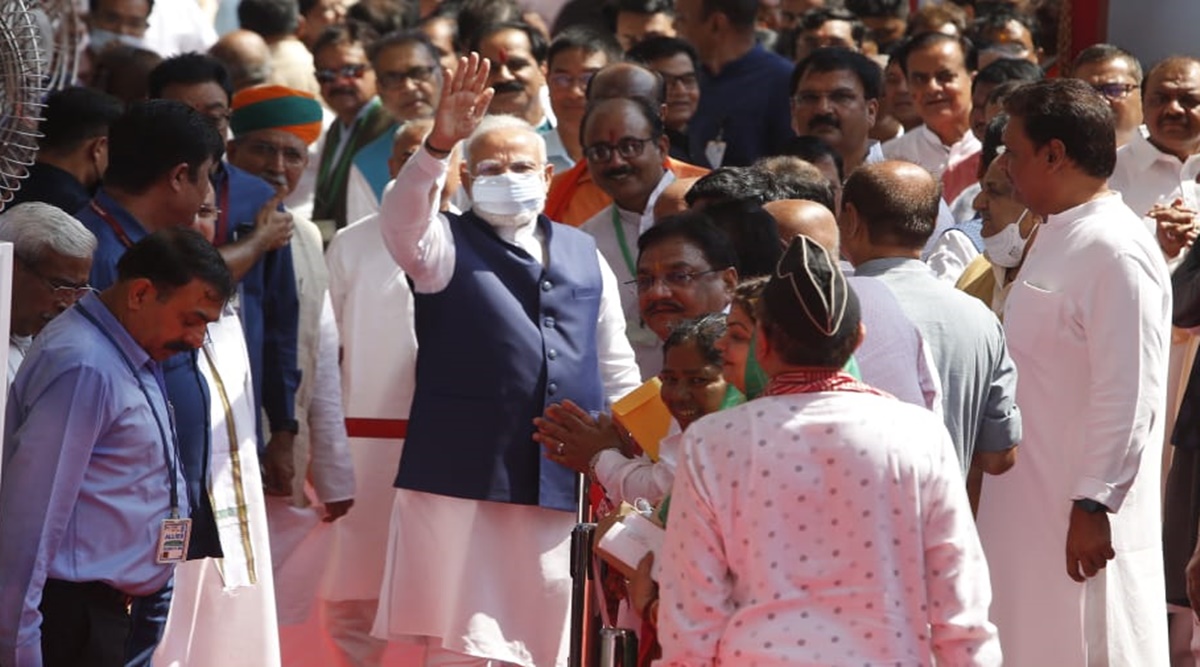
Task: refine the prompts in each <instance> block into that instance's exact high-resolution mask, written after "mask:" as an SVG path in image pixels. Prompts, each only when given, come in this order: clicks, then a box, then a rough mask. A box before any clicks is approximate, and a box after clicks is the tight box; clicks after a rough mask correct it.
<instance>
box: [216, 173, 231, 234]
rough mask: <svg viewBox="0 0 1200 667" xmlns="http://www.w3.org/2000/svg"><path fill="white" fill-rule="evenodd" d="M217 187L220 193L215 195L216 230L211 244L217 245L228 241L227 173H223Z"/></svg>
mask: <svg viewBox="0 0 1200 667" xmlns="http://www.w3.org/2000/svg"><path fill="white" fill-rule="evenodd" d="M217 189H218V190H219V191H220V194H219V195H217V202H218V204H217V210H218V211H219V213H217V230H216V235H215V236H214V237H213V245H216V246H218V247H220V246H223V245H225V244H226V243H227V242H228V240H229V239H228V237H227V236H226V234H227V233H228V231H229V174H225V180H224V182H222V183H221V184H220V185H219V186H218V187H217Z"/></svg>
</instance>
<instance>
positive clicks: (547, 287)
mask: <svg viewBox="0 0 1200 667" xmlns="http://www.w3.org/2000/svg"><path fill="white" fill-rule="evenodd" d="M553 287H554V283H552V282H550V281H549V280H543V281H542V291H543V292H549V291H550V289H551V288H553Z"/></svg>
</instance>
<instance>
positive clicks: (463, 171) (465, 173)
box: [458, 160, 549, 196]
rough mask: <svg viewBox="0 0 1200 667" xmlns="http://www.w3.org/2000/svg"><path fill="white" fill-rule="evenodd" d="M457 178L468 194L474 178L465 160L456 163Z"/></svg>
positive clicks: (468, 194)
mask: <svg viewBox="0 0 1200 667" xmlns="http://www.w3.org/2000/svg"><path fill="white" fill-rule="evenodd" d="M547 166H549V165H547ZM458 178H459V180H460V181H461V182H462V187H463V189H464V190H466V191H467V196H470V195H471V185H472V182H473V180H474V179H472V178H471V170H470V169H468V168H467V161H466V160H463V161H462V162H460V163H459V164H458Z"/></svg>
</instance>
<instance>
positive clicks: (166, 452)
mask: <svg viewBox="0 0 1200 667" xmlns="http://www.w3.org/2000/svg"><path fill="white" fill-rule="evenodd" d="M77 308H78V309H79V312H80V314H82V315H83V317H84V318H85V319H87V321H89V322H91V323H92V324H93V325H94V326H95V327H96V328H97V329H99V330H100V333H102V334H104V337H105V338H107V339H108V342H110V343H112V345H113V347H115V348H116V349H117V354H119V355H120V356H121V360H122V361H124V362H125V366H126V367H128V368H129V372H130V373H133V378H134V379H135V380H137V384H138V389H141V390H142V396H144V397H145V398H146V403H147V404H149V406H150V412H151V414H153V415H154V422H155V423H156V424H158V435H159V437H161V438H162V448H163V456H164V457H165V458H166V459H167V474H168V476H169V478H170V482H171V518H172V519H178V518H179V481H178V480H177V479H176V474H177V472H178V470H179V440H178V439H177V438H176V437H175V417H174V410H172V409H171V407H170V406H171V404H170V402H169V401H168V403H167V408H168V418H169V420H170V425H171V438H170V442H171V443H172V445H173V446H174V449H175V456H173V457H172V456H171V449H170V447H169V446H168V445H167V441H168V439H167V430H166V427H164V426H163V420H162V417H161V416H160V415H159V414H158V408H156V407H154V399H153V398H152V397H151V396H150V391H149V390H147V389H146V383H144V382H142V376H141V374H140V373H138V371H137V369H136V368H134V366H133V362H132V361H131V360H130V359H129V356H128V355H126V354H125V350H123V349H122V348H121V346H120V345H119V344H118V343H117V341H116V339H115V338H113V336H112V334H111V333H109V331H108V329H105V328H104V325H102V324H100V322H99V321H98V320H97V319H96V318H95V316H94V315H92V314H91V313H89V312H88V311H87V308H84V307H83V304H77ZM155 380H157V381H158V388H159V390H160V391H162V394H163V400H167V388H166V386H165V385H164V383H163V381H162V379H161V377H160V376H159V375H158V373H157V372H156V373H155ZM184 491H185V492H186V491H187V489H184ZM188 501H189V503H190V502H191V498H190V497H189V498H188Z"/></svg>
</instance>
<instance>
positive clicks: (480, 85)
mask: <svg viewBox="0 0 1200 667" xmlns="http://www.w3.org/2000/svg"><path fill="white" fill-rule="evenodd" d="M471 55H472V56H473V57H474V58H475V66H474V67H473V68H471V81H470V82H469V83H470V89H469V90H470V91H471V92H473V93H475V94H479V93H480V92H482V91H483V89H484V87H485V86H487V79H488V74H489V73H490V72H491V71H492V63H491V61H489V60H488V59H487V58H483V57H481V56H480V55H479V54H478V53H472V54H471Z"/></svg>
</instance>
